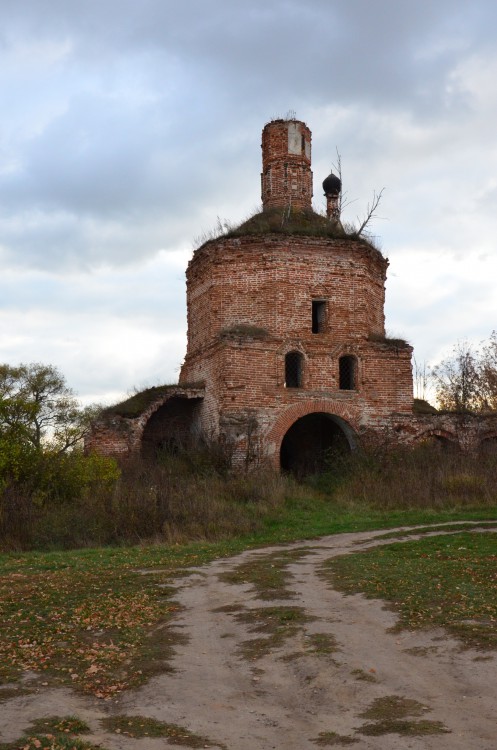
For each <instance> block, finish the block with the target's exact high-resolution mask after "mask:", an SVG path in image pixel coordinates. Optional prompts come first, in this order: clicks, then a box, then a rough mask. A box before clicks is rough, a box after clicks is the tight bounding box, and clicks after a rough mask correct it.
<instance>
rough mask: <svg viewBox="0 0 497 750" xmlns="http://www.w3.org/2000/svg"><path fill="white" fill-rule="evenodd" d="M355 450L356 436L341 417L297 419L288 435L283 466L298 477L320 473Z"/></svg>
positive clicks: (321, 415)
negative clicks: (342, 456) (340, 457)
mask: <svg viewBox="0 0 497 750" xmlns="http://www.w3.org/2000/svg"><path fill="white" fill-rule="evenodd" d="M353 448H355V442H354V433H353V431H352V429H351V428H350V427H349V425H348V424H347V423H346V422H345V421H344V420H343V419H341V418H340V417H337V416H335V415H332V414H326V413H325V412H313V413H312V414H307V415H306V416H305V417H301V418H300V419H297V421H296V422H294V423H293V425H292V426H291V427H290V429H289V430H288V432H287V433H286V434H285V436H284V438H283V440H282V443H281V448H280V466H281V469H282V470H283V471H288V472H291V473H292V474H295V476H297V477H303V476H307V475H309V474H318V473H321V472H323V471H325V470H327V469H329V468H331V467H332V466H333V461H334V460H335V461H336V460H337V458H338V457H339V456H341V455H344V454H347V453H350V451H351V450H352V449H353Z"/></svg>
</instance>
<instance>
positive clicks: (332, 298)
mask: <svg viewBox="0 0 497 750" xmlns="http://www.w3.org/2000/svg"><path fill="white" fill-rule="evenodd" d="M340 188H341V186H340V180H339V179H338V177H337V176H336V175H333V174H331V175H329V176H328V177H327V178H326V179H325V180H324V182H323V190H324V193H325V195H326V201H327V215H326V216H324V215H321V214H318V213H316V212H314V211H313V209H312V196H313V178H312V171H311V132H310V130H309V128H308V127H307V126H306V124H305V123H303V122H300V121H298V120H294V119H291V120H273V121H271V122H269V123H268V124H267V125H266V126H265V128H264V130H263V133H262V174H261V193H262V211H261V212H260V213H258V214H256V215H255V216H252V217H251V218H250V219H248V220H247V221H246V222H244V223H243V224H242V225H240V226H239V227H237V228H234V229H230V230H229V231H227V232H226V233H224V234H223V235H221V236H219V237H217V238H215V239H210V240H207V241H206V242H205V243H204V244H203V245H202V246H201V247H199V248H198V249H197V250H196V251H195V252H194V255H193V258H192V259H191V261H190V263H189V265H188V270H187V309H188V343H187V351H186V356H185V360H184V363H183V366H182V368H181V374H180V378H179V383H178V385H174V386H163V387H160V386H159V387H156V388H150V389H148V390H146V391H143V392H142V393H140V394H136V395H135V396H132V397H131V398H129V399H127V400H126V401H124V402H123V403H122V404H118V405H116V406H114V407H110V408H109V409H107V410H105V412H104V413H103V415H102V417H101V419H100V420H99V422H98V423H97V424H96V425H95V428H94V430H93V433H92V435H91V436H90V438H89V440H88V442H87V449H88V450H95V451H97V452H100V453H106V454H112V455H117V456H127V455H132V454H134V453H135V454H136V453H141V454H143V455H154V454H155V453H157V451H160V450H169V449H174V448H175V447H177V446H178V445H181V444H183V445H187V444H188V443H189V441H192V440H199V439H200V440H207V441H217V442H218V443H221V444H222V445H223V446H224V448H225V450H226V451H227V452H228V453H229V454H230V457H231V460H232V463H233V464H234V465H235V466H246V467H248V466H251V465H253V464H256V463H259V462H261V461H266V462H270V463H271V464H272V465H273V466H275V467H278V468H282V469H284V470H291V471H297V472H307V471H314V470H319V468H320V466H321V465H322V463H323V461H324V460H325V459H326V457H327V456H329V455H330V451H333V450H337V449H339V450H354V449H355V448H356V447H357V446H358V445H360V444H361V441H362V440H364V439H365V436H368V437H371V436H372V435H373V436H374V435H377V436H378V437H380V436H384V435H385V434H387V433H388V435H389V436H390V439H392V436H393V439H394V440H396V441H399V442H406V443H412V442H415V441H418V440H422V439H426V438H429V437H431V438H436V439H438V440H443V441H449V442H452V443H454V444H458V445H460V446H461V447H463V448H468V447H469V448H471V447H472V446H473V447H474V445H476V444H477V443H478V442H481V441H482V440H488V439H494V438H495V436H496V435H497V422H495V418H490V419H489V420H487V421H485V420H483V421H482V420H481V418H480V419H476V421H475V420H473V421H471V418H470V417H468V420H469V421H467V422H466V423H465V424H464V425H463V426H462V427H461V421H460V420H459V422H458V421H457V420H456V419H455V417H454V415H438V414H430V413H427V414H419V413H415V412H414V411H413V383H412V370H411V354H412V348H411V346H409V344H407V343H406V342H404V341H402V340H399V339H389V338H387V337H386V335H385V316H384V303H385V280H386V271H387V267H388V261H387V259H386V258H384V257H383V255H382V254H381V252H380V251H379V250H378V249H376V248H375V247H374V245H373V244H372V243H371V242H370V241H369V240H368V239H367V238H365V237H362V236H358V235H357V234H354V233H347V232H346V231H345V230H344V228H343V227H342V224H341V222H340V215H339V208H338V205H339V194H340Z"/></svg>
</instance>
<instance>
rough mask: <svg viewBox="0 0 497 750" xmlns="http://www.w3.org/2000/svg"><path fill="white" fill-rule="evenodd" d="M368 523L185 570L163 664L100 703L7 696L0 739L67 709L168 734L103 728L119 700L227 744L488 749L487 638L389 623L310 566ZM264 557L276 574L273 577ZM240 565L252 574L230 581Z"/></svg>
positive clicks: (122, 739)
mask: <svg viewBox="0 0 497 750" xmlns="http://www.w3.org/2000/svg"><path fill="white" fill-rule="evenodd" d="M379 534H381V532H370V533H360V534H341V535H337V536H330V537H325V538H321V539H319V540H316V541H312V542H305V543H297V544H292V545H286V546H285V547H274V548H265V549H261V550H256V551H250V552H245V553H243V554H242V555H239V556H237V557H234V558H230V559H225V560H220V561H218V562H216V563H213V564H210V565H208V566H205V567H202V568H199V569H198V570H192V571H191V574H190V575H189V576H188V577H186V578H181V579H180V580H179V581H177V582H176V586H177V596H176V597H175V598H176V599H177V600H178V601H179V602H180V603H181V604H182V605H183V610H182V611H181V613H180V614H178V617H177V619H176V621H175V628H176V629H177V631H178V632H180V633H182V634H183V635H184V636H186V638H185V644H184V645H181V646H178V647H177V649H176V655H175V657H174V659H173V662H172V666H173V667H174V669H175V671H174V672H172V673H167V674H163V675H161V676H158V677H155V678H153V679H152V680H151V681H150V682H148V683H147V684H146V685H145V686H143V687H141V688H140V689H138V690H136V691H133V692H129V693H124V694H123V695H121V696H119V697H118V698H117V699H116V700H114V701H112V702H109V703H103V702H102V701H100V702H98V701H97V700H96V699H95V700H92V699H90V698H84V697H81V696H78V695H76V694H73V693H71V692H70V691H67V690H47V691H45V692H43V691H40V692H39V693H38V694H37V695H36V696H33V695H30V696H24V697H18V698H15V699H14V700H10V701H7V702H5V703H3V704H2V705H0V730H1V731H0V739H1V740H2V741H4V742H5V741H12V740H14V739H16V738H17V737H19V734H20V732H19V728H21V729H22V728H24V727H25V726H26V725H27V723H28V721H29V720H30V719H32V718H39V717H40V716H43V715H51V714H58V715H64V714H68V713H73V714H76V715H78V716H80V717H81V718H83V719H85V720H86V721H87V722H88V723H89V725H90V726H91V728H92V734H91V735H88V736H85V737H84V739H85V740H88V741H92V742H94V743H101V744H102V746H104V747H106V748H109V750H113V749H115V750H120V749H123V750H125V749H127V748H130V749H131V748H139V749H141V750H156V749H157V750H159V748H166V747H170V746H171V745H170V744H168V742H170V740H167V739H165V738H160V739H150V738H145V739H131V738H128V737H126V736H125V735H124V734H122V733H121V734H116V733H115V732H110V731H108V730H104V729H102V725H101V723H100V720H101V718H102V717H104V716H109V715H112V714H126V715H128V716H137V715H139V716H147V717H150V718H154V719H157V720H160V721H163V722H168V723H174V724H177V725H179V726H181V727H185V728H187V729H188V730H190V731H191V732H193V733H195V734H196V735H198V736H201V737H203V738H204V741H203V742H202V744H197V745H195V746H200V747H203V746H208V747H219V748H227V749H228V750H272V749H273V748H274V749H277V750H280V749H282V748H285V750H311V748H312V749H314V750H315V748H316V747H320V746H324V747H325V746H337V747H340V746H345V745H349V744H350V745H354V747H355V748H357V750H366V749H368V750H370V749H371V750H380V748H381V750H394V749H395V750H397V749H398V748H412V749H413V750H421V748H423V750H435V748H436V750H449V748H450V750H462V749H463V748H464V750H468V748H469V749H471V750H473V749H474V750H496V748H497V669H496V665H497V660H496V656H495V653H494V652H490V653H481V652H477V651H471V650H470V651H468V650H462V649H461V647H460V644H459V643H458V642H456V641H454V640H452V639H451V638H449V637H447V635H446V633H445V632H444V631H442V630H440V631H429V632H426V631H416V632H406V631H401V632H400V633H399V632H390V628H391V627H392V626H393V625H395V623H396V616H395V615H394V614H393V613H392V612H390V611H388V610H387V609H385V608H384V606H383V605H382V603H381V602H380V601H373V600H368V599H366V598H364V597H363V596H361V595H354V596H347V597H344V596H343V595H342V594H340V593H338V592H337V591H335V590H333V588H332V587H331V584H330V582H329V581H328V580H325V579H323V577H322V576H321V575H320V574H319V571H320V566H321V565H322V563H323V562H324V561H326V560H328V559H329V558H331V557H332V556H335V555H341V554H344V553H347V552H351V551H354V552H355V551H357V550H358V547H357V542H363V545H362V546H361V547H360V548H361V549H364V548H367V547H368V546H370V545H374V544H375V543H378V542H375V536H378V535H379ZM411 538H412V537H411ZM389 541H392V540H389ZM271 570H273V571H274V573H275V575H276V574H278V575H280V578H281V576H283V577H284V576H286V580H284V583H283V584H281V581H280V584H281V585H280V586H279V588H276V589H274V590H273V589H271V585H270V579H268V578H267V576H268V575H269V576H270V574H271ZM247 574H249V577H250V575H251V576H252V579H251V580H253V581H255V584H254V583H253V582H252V583H240V580H243V579H244V577H245V578H246V577H247ZM144 575H148V573H147V571H144ZM150 575H153V572H152V571H151V572H150ZM268 580H269V583H268ZM271 591H273V593H271ZM274 592H276V595H277V596H278V597H280V598H276V599H274V598H271V597H272V596H274V595H275V593H274ZM184 744H186V745H187V744H188V742H186V741H185V743H184ZM193 744H194V743H193Z"/></svg>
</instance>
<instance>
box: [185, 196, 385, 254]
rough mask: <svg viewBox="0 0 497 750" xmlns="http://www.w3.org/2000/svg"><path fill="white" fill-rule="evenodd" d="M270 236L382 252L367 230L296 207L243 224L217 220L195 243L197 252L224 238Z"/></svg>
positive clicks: (255, 216)
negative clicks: (352, 245)
mask: <svg viewBox="0 0 497 750" xmlns="http://www.w3.org/2000/svg"><path fill="white" fill-rule="evenodd" d="M267 234H282V235H289V236H297V237H324V238H329V239H336V240H350V241H355V242H360V243H362V244H364V245H365V246H368V247H371V248H373V249H374V250H376V251H378V252H379V247H377V245H376V242H375V239H374V237H373V236H372V235H371V234H369V233H367V232H365V231H364V228H360V227H356V226H355V225H353V224H351V223H347V222H344V223H342V222H336V221H335V222H334V221H330V220H329V219H328V217H327V216H326V215H325V214H321V213H318V212H317V211H314V210H309V209H307V210H303V209H297V208H295V207H293V206H287V207H285V208H266V209H265V210H259V209H258V210H257V211H255V212H254V213H253V214H252V215H251V216H249V217H248V218H247V219H245V220H244V221H242V222H241V224H232V223H231V222H229V221H227V220H226V219H225V220H221V219H220V218H219V217H218V219H217V223H216V226H215V227H213V229H211V230H210V231H207V232H204V233H203V234H202V235H200V236H199V237H196V238H195V240H194V249H195V250H196V249H198V248H199V247H201V246H202V245H204V244H205V243H206V242H210V241H212V240H217V239H220V238H222V237H226V238H230V237H246V236H261V235H267Z"/></svg>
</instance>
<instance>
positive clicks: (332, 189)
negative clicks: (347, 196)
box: [323, 172, 342, 196]
mask: <svg viewBox="0 0 497 750" xmlns="http://www.w3.org/2000/svg"><path fill="white" fill-rule="evenodd" d="M341 189H342V181H341V179H340V178H339V177H337V176H336V174H333V172H331V173H330V174H329V175H328V177H327V178H326V179H325V180H323V190H324V194H325V195H331V196H336V195H340V191H341Z"/></svg>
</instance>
